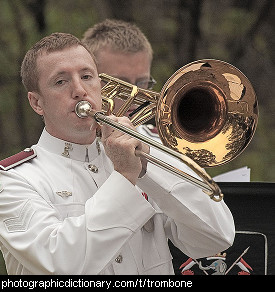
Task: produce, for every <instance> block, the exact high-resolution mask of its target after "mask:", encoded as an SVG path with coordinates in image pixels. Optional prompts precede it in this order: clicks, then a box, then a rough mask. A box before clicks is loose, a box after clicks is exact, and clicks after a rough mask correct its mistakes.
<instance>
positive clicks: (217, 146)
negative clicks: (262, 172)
mask: <svg viewBox="0 0 275 292" xmlns="http://www.w3.org/2000/svg"><path fill="white" fill-rule="evenodd" d="M100 78H101V79H102V81H104V82H105V83H106V84H105V85H104V86H103V87H102V90H101V94H102V103H103V106H102V107H103V111H102V112H97V111H94V110H93V109H92V107H91V105H90V104H89V103H88V102H87V101H80V102H79V103H78V104H77V105H76V107H75V113H76V114H77V115H78V116H79V117H80V118H85V117H88V116H90V117H93V118H94V119H95V120H96V121H97V122H98V123H105V124H107V125H109V126H111V127H113V128H115V129H117V130H120V131H122V132H124V133H126V134H128V135H130V136H132V137H134V138H136V139H138V140H140V141H142V142H143V143H146V144H148V145H149V146H152V147H154V148H156V149H158V150H161V151H163V152H165V153H166V154H169V155H171V156H173V157H175V158H177V159H179V160H180V161H182V162H183V163H185V164H186V165H187V166H189V167H190V168H191V169H192V170H193V171H194V172H195V173H196V174H197V175H198V176H199V177H200V178H201V180H200V179H198V178H196V177H194V176H191V175H189V174H187V173H185V172H184V171H182V170H180V169H178V168H176V167H174V166H173V165H171V164H169V163H166V162H164V161H162V160H160V159H158V158H157V157H154V156H152V155H150V154H147V153H144V152H142V151H138V150H137V151H136V155H137V156H142V157H144V158H145V159H147V161H149V162H151V163H153V164H155V165H157V166H159V167H161V168H163V169H165V170H167V171H169V172H170V173H172V174H174V175H176V176H178V177H180V178H182V179H184V180H186V181H188V182H190V183H192V184H193V185H195V186H197V187H199V188H201V189H202V190H203V191H204V192H205V193H206V194H207V195H209V197H210V198H211V199H213V200H214V201H216V202H219V201H221V200H222V199H223V194H222V192H221V190H220V188H219V186H218V185H217V184H216V183H215V182H214V181H213V179H212V178H211V177H210V176H209V175H208V174H207V173H206V172H205V170H204V169H202V168H204V167H213V166H217V165H221V164H225V163H227V162H229V161H231V160H232V159H234V158H235V157H236V156H237V155H239V154H240V153H241V152H242V151H243V150H244V149H245V148H246V146H247V145H248V143H249V142H250V141H251V139H252V137H253V135H254V132H255V130H256V126H257V121H258V102H257V98H256V94H255V92H254V90H253V88H252V86H251V84H250V82H249V80H248V79H247V78H246V77H245V76H244V75H243V73H242V72H240V71H239V70H238V69H237V68H235V67H234V66H232V65H230V64H228V63H226V62H223V61H219V60H210V59H205V60H198V61H195V62H192V63H190V64H187V65H185V66H183V67H182V68H180V69H179V70H178V71H176V72H175V73H174V74H173V75H172V76H171V77H170V78H169V79H168V80H167V82H166V83H165V85H164V86H163V88H162V90H161V92H160V93H156V92H154V91H150V90H145V89H141V88H138V87H137V86H135V85H132V84H130V83H127V82H125V81H122V80H120V79H117V78H114V77H111V76H108V75H107V74H100ZM114 98H120V99H122V100H124V101H125V102H124V104H123V105H122V106H121V108H120V109H119V110H118V111H117V112H116V113H114V114H115V115H116V116H122V115H124V114H125V112H126V111H127V110H128V109H129V108H130V106H131V105H132V104H135V105H137V106H138V107H137V109H136V110H135V111H134V112H133V113H132V117H131V121H132V123H133V124H134V125H135V126H137V125H141V124H143V123H145V122H146V121H148V120H150V119H151V118H152V117H155V120H156V125H157V128H158V132H159V136H160V139H161V141H162V143H163V144H161V143H158V142H156V141H155V140H153V139H150V138H149V137H147V136H145V135H142V134H140V133H138V132H136V131H135V130H132V129H130V128H128V127H126V126H124V125H122V124H120V123H117V122H115V121H113V120H111V119H110V118H108V115H110V114H111V113H113V111H114V100H113V99H114Z"/></svg>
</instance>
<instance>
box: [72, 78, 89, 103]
mask: <svg viewBox="0 0 275 292" xmlns="http://www.w3.org/2000/svg"><path fill="white" fill-rule="evenodd" d="M72 95H73V96H72V97H73V98H75V99H78V98H83V97H85V96H87V91H86V89H85V87H84V86H83V84H82V82H81V80H74V81H73V93H72Z"/></svg>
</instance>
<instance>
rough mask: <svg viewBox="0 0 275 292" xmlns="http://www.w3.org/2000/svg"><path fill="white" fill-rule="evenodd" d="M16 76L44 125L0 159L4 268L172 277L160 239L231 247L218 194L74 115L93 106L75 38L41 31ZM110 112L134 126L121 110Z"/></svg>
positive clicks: (194, 247) (193, 249) (93, 75)
mask: <svg viewBox="0 0 275 292" xmlns="http://www.w3.org/2000/svg"><path fill="white" fill-rule="evenodd" d="M21 75H22V80H23V83H24V85H25V87H26V89H27V92H28V99H29V103H30V105H31V107H32V108H33V110H34V111H35V112H36V113H37V114H39V115H41V116H43V118H44V122H45V128H44V130H43V132H42V134H41V137H40V139H39V141H38V143H37V144H36V145H33V146H32V147H31V148H28V149H25V150H24V151H22V152H20V153H18V154H16V155H14V156H13V157H10V158H7V159H4V160H3V161H1V163H0V169H1V172H0V185H1V196H0V217H1V221H0V241H1V250H2V253H3V255H4V259H5V263H6V268H7V272H8V273H9V274H22V275H23V274H173V273H174V271H173V266H172V259H171V255H170V252H169V247H168V243H167V239H168V238H169V239H171V241H172V242H173V243H174V244H175V245H176V246H177V247H178V248H180V249H181V250H182V251H183V252H184V253H185V254H187V255H188V256H190V257H192V258H194V259H195V258H200V257H205V256H210V255H213V254H215V253H217V252H219V251H221V250H225V249H227V248H228V247H229V246H230V245H231V244H232V242H233V240H234V233H235V230H234V222H233V218H232V215H231V213H230V211H229V209H228V207H227V206H226V204H225V203H224V201H220V202H215V201H213V200H211V199H210V198H209V196H207V195H206V194H205V193H204V192H203V191H202V190H201V189H199V188H196V187H194V186H192V185H191V184H188V183H186V182H185V181H183V180H181V179H179V178H177V177H176V176H174V175H172V174H169V173H167V172H166V171H165V170H162V169H159V168H158V167H156V166H154V165H152V164H150V163H148V164H147V163H146V161H142V159H140V158H139V157H137V156H136V155H135V152H136V150H137V149H138V150H142V151H144V152H146V153H148V152H149V151H150V149H149V147H148V146H146V145H144V144H143V143H141V142H139V141H138V140H136V139H134V138H133V137H130V136H129V135H127V134H125V133H122V132H119V131H117V130H113V129H112V128H111V127H109V126H107V125H104V124H102V125H99V124H98V123H97V122H96V121H95V120H94V119H93V118H91V117H87V118H83V119H81V118H79V117H78V116H77V115H76V113H75V106H76V104H77V103H78V102H79V101H82V100H84V101H88V102H89V103H90V104H91V105H92V108H93V110H95V111H100V110H101V106H102V101H101V93H100V91H101V85H100V79H99V78H98V73H97V68H96V64H95V60H94V57H93V55H92V54H91V53H90V52H89V50H88V49H87V48H86V47H85V45H84V44H83V43H82V42H81V41H79V40H78V39H77V38H76V37H74V36H72V35H70V34H64V33H55V34H52V35H50V36H47V37H45V38H43V39H42V40H40V41H39V42H37V43H36V44H35V45H34V46H33V47H32V48H31V49H30V50H29V51H28V52H27V54H26V56H25V58H24V60H23V63H22V68H21ZM111 119H112V120H115V121H117V122H119V123H121V124H123V125H125V126H127V127H129V128H133V126H132V125H131V123H130V122H129V120H128V119H127V118H126V117H113V116H112V117H111ZM99 131H100V132H101V138H99V137H98V132H99ZM183 168H184V170H185V171H186V172H187V173H190V174H192V175H193V172H192V171H191V170H190V169H188V168H187V167H184V166H183Z"/></svg>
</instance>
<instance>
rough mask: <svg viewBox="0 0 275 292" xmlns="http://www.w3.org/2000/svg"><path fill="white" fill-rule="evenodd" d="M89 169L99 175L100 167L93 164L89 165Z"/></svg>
mask: <svg viewBox="0 0 275 292" xmlns="http://www.w3.org/2000/svg"><path fill="white" fill-rule="evenodd" d="M88 169H89V170H90V171H91V172H93V173H98V167H97V166H95V165H93V164H89V165H88Z"/></svg>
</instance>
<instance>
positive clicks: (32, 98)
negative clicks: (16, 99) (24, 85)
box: [28, 91, 44, 116]
mask: <svg viewBox="0 0 275 292" xmlns="http://www.w3.org/2000/svg"><path fill="white" fill-rule="evenodd" d="M28 100H29V103H30V106H31V107H32V108H33V110H34V111H35V112H36V113H37V114H39V115H40V116H43V114H44V111H43V108H42V107H41V103H42V101H41V96H40V95H39V93H37V92H33V91H29V92H28Z"/></svg>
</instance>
